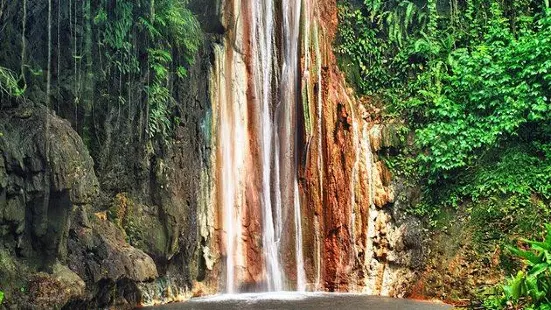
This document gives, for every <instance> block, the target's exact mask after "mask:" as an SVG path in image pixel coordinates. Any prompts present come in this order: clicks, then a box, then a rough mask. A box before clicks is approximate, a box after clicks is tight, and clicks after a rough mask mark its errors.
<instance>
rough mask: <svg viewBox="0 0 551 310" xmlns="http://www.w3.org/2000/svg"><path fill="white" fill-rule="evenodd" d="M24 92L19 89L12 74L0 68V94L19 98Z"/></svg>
mask: <svg viewBox="0 0 551 310" xmlns="http://www.w3.org/2000/svg"><path fill="white" fill-rule="evenodd" d="M24 92H25V89H24V88H20V87H19V85H18V84H17V79H16V78H15V75H14V73H13V72H12V71H11V70H9V69H7V68H4V67H0V94H2V93H4V94H7V95H9V96H13V97H19V96H21V95H22V94H23V93H24Z"/></svg>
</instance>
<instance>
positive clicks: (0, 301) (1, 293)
mask: <svg viewBox="0 0 551 310" xmlns="http://www.w3.org/2000/svg"><path fill="white" fill-rule="evenodd" d="M3 301H4V292H2V291H0V304H2V302H3Z"/></svg>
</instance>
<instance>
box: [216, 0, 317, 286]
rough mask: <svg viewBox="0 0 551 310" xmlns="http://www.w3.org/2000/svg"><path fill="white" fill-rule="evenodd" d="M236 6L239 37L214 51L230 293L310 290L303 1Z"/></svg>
mask: <svg viewBox="0 0 551 310" xmlns="http://www.w3.org/2000/svg"><path fill="white" fill-rule="evenodd" d="M232 5H233V7H232V8H233V10H234V11H235V12H237V13H236V14H235V16H237V17H235V20H233V21H232V23H231V25H233V27H235V33H234V34H233V35H232V37H229V38H226V40H225V42H224V46H223V47H222V46H220V47H219V48H220V50H218V49H217V50H216V51H215V58H216V59H217V61H216V63H215V70H214V71H215V73H214V76H213V78H212V81H211V83H212V85H213V88H215V89H216V90H215V93H214V94H213V96H214V98H213V100H214V101H215V102H217V104H219V107H218V111H219V112H218V113H219V115H218V116H217V124H218V125H217V126H218V129H217V131H218V138H217V139H218V142H217V148H218V150H217V162H218V163H217V166H218V176H219V181H218V185H217V188H218V189H217V191H218V194H217V197H218V198H217V203H218V206H219V210H220V212H221V213H222V215H221V218H222V219H223V221H222V222H223V223H222V226H223V231H224V238H222V240H221V241H222V243H223V247H222V248H223V249H225V263H226V286H225V289H226V292H228V293H235V292H239V291H240V289H241V287H243V286H244V285H247V286H248V285H250V284H251V283H252V284H255V285H256V286H257V287H255V288H254V289H256V290H258V289H262V290H268V291H282V290H288V289H290V288H292V287H296V289H298V290H302V291H304V290H305V289H306V275H305V269H304V258H303V250H302V247H303V245H302V219H301V216H302V212H301V200H300V191H299V184H298V173H297V169H298V168H297V166H298V164H297V143H298V140H297V116H298V106H299V78H300V73H299V71H300V49H299V46H300V45H299V40H300V38H299V34H300V18H301V7H302V4H301V0H283V1H275V0H266V1H250V2H240V1H236V2H234V3H233V4H232ZM278 5H281V7H279V6H278ZM224 48H225V49H227V50H226V51H224V50H223V49H224ZM221 71H222V72H221ZM240 165H242V166H240ZM257 210H258V211H257ZM256 212H258V214H257V213H256ZM257 223H258V227H259V230H261V231H260V232H259V233H258V232H256V231H255V227H257V226H256V225H257ZM292 231H294V232H295V233H294V236H290V234H289V232H292ZM257 235H261V236H259V237H261V238H260V240H261V244H258V243H257V241H255V240H256V236H257ZM293 248H294V252H295V256H294V260H295V263H296V266H294V267H295V270H296V276H297V278H296V286H295V285H293V284H292V283H291V282H292V281H291V280H290V277H289V276H288V275H287V272H288V271H289V264H288V263H287V261H286V260H287V259H288V256H287V255H286V253H289V251H292V250H293ZM257 253H259V254H257ZM257 255H260V256H258V257H257ZM284 255H285V257H284ZM284 263H285V264H284ZM256 265H261V268H260V271H258V270H257V269H258V268H256V267H257V266H256Z"/></svg>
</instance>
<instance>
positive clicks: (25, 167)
mask: <svg viewBox="0 0 551 310" xmlns="http://www.w3.org/2000/svg"><path fill="white" fill-rule="evenodd" d="M0 150H1V154H2V156H0V163H1V164H0V228H1V230H0V233H1V235H2V238H1V243H0V261H1V265H2V267H1V268H0V286H1V287H2V290H3V291H5V293H6V302H8V304H11V305H13V306H15V307H29V308H38V309H48V308H60V307H62V306H65V305H68V304H69V305H72V307H77V308H78V305H86V304H88V303H91V304H94V303H95V304H96V305H97V306H99V307H101V306H105V305H109V304H113V303H116V302H114V301H113V299H112V296H111V295H112V289H113V287H118V288H120V287H124V286H123V285H122V284H124V283H139V282H144V281H151V280H153V279H155V278H157V277H158V273H157V268H156V265H155V263H154V261H153V259H152V258H151V257H150V256H148V255H147V254H145V253H144V252H143V251H141V250H138V249H136V248H134V247H133V246H131V245H130V244H128V243H127V241H126V240H125V234H124V232H123V230H122V229H120V228H119V227H116V225H115V224H114V223H111V222H108V221H107V218H106V215H105V213H103V214H104V216H101V212H100V213H96V214H94V212H95V211H96V210H97V208H95V207H94V203H95V202H97V196H98V181H97V178H96V175H95V173H94V165H93V162H92V159H91V157H90V156H89V155H88V151H87V149H86V147H85V145H84V144H83V142H82V140H81V138H80V137H79V136H78V134H77V133H76V132H75V131H74V130H73V129H72V128H71V126H70V124H69V123H68V122H67V121H64V120H62V119H60V118H58V117H56V116H55V115H53V114H52V113H51V112H50V111H49V110H48V109H47V108H45V107H43V106H33V105H31V104H24V105H21V106H19V107H17V108H12V109H4V110H2V111H0ZM21 288H23V289H21ZM127 292H129V293H128V294H133V295H134V297H129V299H130V300H125V302H123V303H121V304H128V305H130V306H131V305H133V304H134V305H135V304H136V303H137V302H139V300H140V297H139V291H138V289H137V288H136V287H135V284H134V285H133V287H132V289H128V286H127ZM130 292H131V293H130ZM102 298H103V299H102Z"/></svg>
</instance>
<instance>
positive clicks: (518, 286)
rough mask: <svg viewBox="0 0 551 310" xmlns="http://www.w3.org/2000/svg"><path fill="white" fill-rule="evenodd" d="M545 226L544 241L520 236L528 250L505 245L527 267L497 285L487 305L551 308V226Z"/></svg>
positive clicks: (492, 307)
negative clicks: (500, 285) (528, 247)
mask: <svg viewBox="0 0 551 310" xmlns="http://www.w3.org/2000/svg"><path fill="white" fill-rule="evenodd" d="M545 227H546V233H545V236H544V240H543V241H533V240H527V239H521V241H522V242H523V243H524V244H527V245H529V246H530V249H529V250H525V249H524V247H522V248H521V247H512V246H508V247H507V249H508V250H509V251H510V252H511V253H512V254H514V255H515V256H517V257H519V258H521V259H522V261H523V263H524V264H525V265H526V266H527V268H526V270H525V271H523V270H521V271H518V273H517V275H516V276H515V277H512V278H510V279H509V280H508V281H507V283H506V284H505V285H503V286H502V287H500V288H498V291H497V292H496V293H497V294H496V295H494V296H492V297H490V298H488V299H487V301H486V303H485V305H486V307H487V308H490V309H507V308H508V307H509V306H511V305H512V306H515V307H522V308H523V309H534V310H536V309H537V310H548V309H551V225H549V224H547V225H546V226H545Z"/></svg>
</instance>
